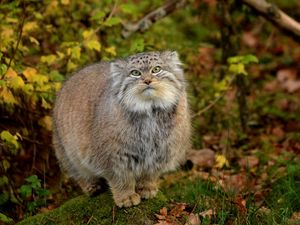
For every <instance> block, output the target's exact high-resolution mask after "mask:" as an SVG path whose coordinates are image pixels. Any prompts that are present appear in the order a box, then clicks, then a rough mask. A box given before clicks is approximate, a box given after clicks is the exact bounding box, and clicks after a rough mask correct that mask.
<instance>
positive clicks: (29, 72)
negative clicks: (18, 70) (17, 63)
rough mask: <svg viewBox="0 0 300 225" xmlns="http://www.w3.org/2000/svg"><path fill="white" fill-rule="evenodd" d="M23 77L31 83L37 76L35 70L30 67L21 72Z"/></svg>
mask: <svg viewBox="0 0 300 225" xmlns="http://www.w3.org/2000/svg"><path fill="white" fill-rule="evenodd" d="M23 74H24V76H25V77H26V79H27V80H28V81H29V82H33V77H34V76H36V74H37V70H36V69H35V68H32V67H27V68H26V69H25V70H24V71H23Z"/></svg>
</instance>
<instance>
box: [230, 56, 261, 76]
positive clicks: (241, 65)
mask: <svg viewBox="0 0 300 225" xmlns="http://www.w3.org/2000/svg"><path fill="white" fill-rule="evenodd" d="M227 62H228V64H229V68H228V71H229V72H230V73H232V74H236V75H239V74H240V75H245V76H247V75H248V73H247V71H246V69H245V65H248V64H250V63H258V59H257V58H256V56H254V55H245V56H234V57H230V58H228V60H227Z"/></svg>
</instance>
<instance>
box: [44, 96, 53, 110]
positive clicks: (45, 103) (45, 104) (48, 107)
mask: <svg viewBox="0 0 300 225" xmlns="http://www.w3.org/2000/svg"><path fill="white" fill-rule="evenodd" d="M42 107H43V108H44V109H51V108H52V106H51V105H50V104H49V103H48V102H47V101H46V100H45V99H44V98H42Z"/></svg>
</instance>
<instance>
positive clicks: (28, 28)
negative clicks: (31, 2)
mask: <svg viewBox="0 0 300 225" xmlns="http://www.w3.org/2000/svg"><path fill="white" fill-rule="evenodd" d="M38 28H39V26H38V24H37V22H35V21H32V22H27V23H25V24H24V27H23V32H24V33H28V32H29V31H33V30H36V29H38Z"/></svg>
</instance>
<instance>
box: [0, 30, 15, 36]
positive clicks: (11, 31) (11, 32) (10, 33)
mask: <svg viewBox="0 0 300 225" xmlns="http://www.w3.org/2000/svg"><path fill="white" fill-rule="evenodd" d="M13 34H14V30H13V29H11V28H4V29H3V30H2V32H1V39H6V38H10V37H11V36H13Z"/></svg>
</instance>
